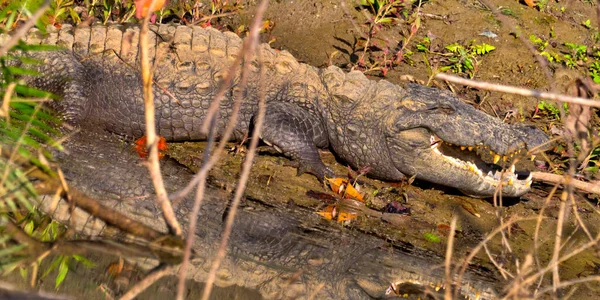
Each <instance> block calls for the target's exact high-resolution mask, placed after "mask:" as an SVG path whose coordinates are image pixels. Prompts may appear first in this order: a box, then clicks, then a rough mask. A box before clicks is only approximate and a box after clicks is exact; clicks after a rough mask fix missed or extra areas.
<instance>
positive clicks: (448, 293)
mask: <svg viewBox="0 0 600 300" xmlns="http://www.w3.org/2000/svg"><path fill="white" fill-rule="evenodd" d="M455 231H456V216H453V217H452V221H450V234H449V235H448V246H446V259H445V266H446V267H445V268H444V270H445V274H446V282H445V284H444V285H445V286H446V289H445V291H444V300H452V299H453V298H452V289H451V288H450V287H451V286H452V252H453V250H454V234H455ZM455 296H456V295H455Z"/></svg>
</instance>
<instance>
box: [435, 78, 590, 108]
mask: <svg viewBox="0 0 600 300" xmlns="http://www.w3.org/2000/svg"><path fill="white" fill-rule="evenodd" d="M435 78H437V79H441V80H446V81H449V82H452V83H457V84H462V85H466V86H470V87H474V88H477V89H482V90H488V91H496V92H502V93H508V94H515V95H520V96H525V97H536V98H543V99H548V100H554V101H559V102H567V103H573V104H580V105H586V106H592V107H598V108H600V101H595V100H591V99H586V98H581V97H573V96H566V95H560V94H555V93H548V92H542V91H537V90H531V89H526V88H519V87H514V86H509V85H502V84H495V83H489V82H485V81H476V80H471V79H466V78H461V77H458V76H454V75H449V74H444V73H439V74H437V75H435Z"/></svg>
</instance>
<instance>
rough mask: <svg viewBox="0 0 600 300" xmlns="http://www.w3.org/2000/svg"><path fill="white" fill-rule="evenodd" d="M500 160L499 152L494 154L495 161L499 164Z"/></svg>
mask: <svg viewBox="0 0 600 300" xmlns="http://www.w3.org/2000/svg"><path fill="white" fill-rule="evenodd" d="M490 152H491V151H490ZM490 154H492V153H490ZM499 161H500V155H498V154H495V155H494V163H495V164H497V163H498V162H499Z"/></svg>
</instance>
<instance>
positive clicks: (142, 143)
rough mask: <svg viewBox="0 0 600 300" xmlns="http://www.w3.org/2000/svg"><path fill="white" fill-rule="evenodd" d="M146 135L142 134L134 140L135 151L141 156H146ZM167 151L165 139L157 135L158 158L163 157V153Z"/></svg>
mask: <svg viewBox="0 0 600 300" xmlns="http://www.w3.org/2000/svg"><path fill="white" fill-rule="evenodd" d="M146 143H147V142H146V136H143V137H141V138H139V139H137V140H136V141H135V151H136V152H137V154H138V155H139V156H140V157H141V158H147V157H148V148H146V147H147V145H146ZM166 151H167V140H166V139H165V138H164V137H162V136H158V159H161V158H163V157H165V153H166Z"/></svg>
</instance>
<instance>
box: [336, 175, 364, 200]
mask: <svg viewBox="0 0 600 300" xmlns="http://www.w3.org/2000/svg"><path fill="white" fill-rule="evenodd" d="M327 181H329V187H330V188H331V190H332V191H333V192H334V193H336V194H339V195H342V196H344V197H345V198H347V199H356V200H358V201H360V202H365V200H364V199H363V197H362V195H361V194H360V193H359V192H358V191H357V190H356V189H355V188H354V187H353V186H352V184H350V182H348V180H346V179H343V178H332V179H329V178H327Z"/></svg>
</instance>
